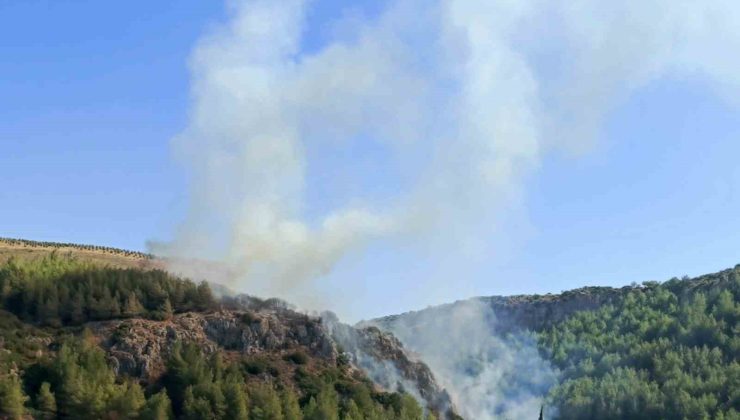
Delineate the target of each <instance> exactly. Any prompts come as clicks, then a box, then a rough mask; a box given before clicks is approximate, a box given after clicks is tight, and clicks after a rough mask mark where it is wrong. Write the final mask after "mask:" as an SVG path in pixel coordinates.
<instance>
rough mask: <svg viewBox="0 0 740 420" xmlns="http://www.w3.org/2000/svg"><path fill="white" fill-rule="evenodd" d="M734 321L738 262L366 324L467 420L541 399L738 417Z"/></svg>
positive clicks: (739, 338) (558, 407)
mask: <svg viewBox="0 0 740 420" xmlns="http://www.w3.org/2000/svg"><path fill="white" fill-rule="evenodd" d="M739 321H740V265H738V266H736V267H735V268H734V269H728V270H723V271H720V272H718V273H714V274H709V275H704V276H700V277H696V278H684V279H677V278H674V279H671V280H669V281H666V282H664V283H662V284H659V283H658V282H646V283H644V284H642V285H633V286H626V287H623V288H609V287H587V288H581V289H576V290H572V291H568V292H564V293H562V294H557V295H533V296H510V297H501V296H492V297H479V298H474V299H470V300H466V301H459V302H455V303H452V304H448V305H442V306H438V307H432V308H428V309H425V310H422V311H416V312H409V313H405V314H401V315H395V316H389V317H384V318H380V319H376V320H373V321H370V322H368V323H364V324H363V325H376V326H378V327H379V328H381V329H383V330H386V331H389V332H393V333H394V334H395V335H396V336H398V337H399V338H400V339H401V340H402V341H403V342H404V344H405V345H407V347H408V348H409V349H411V350H413V351H416V352H418V353H419V354H420V355H421V357H422V359H423V360H425V361H426V362H427V363H428V364H429V365H430V367H431V368H432V371H433V372H434V373H435V374H436V375H437V376H438V377H439V378H441V380H442V384H443V385H444V386H445V387H447V389H448V390H449V391H450V392H451V393H452V395H453V400H454V402H455V403H456V404H458V406H460V407H461V413H462V414H463V415H467V416H471V413H474V414H475V416H476V417H478V418H498V417H502V418H506V417H508V418H517V415H516V414H515V413H521V412H522V410H524V411H525V412H526V413H528V415H529V416H532V415H534V413H536V412H537V410H538V409H539V405H540V404H543V405H544V406H545V418H563V419H595V418H598V419H653V418H664V419H704V418H706V419H730V418H732V419H738V418H740V414H738V413H740V324H738V322H739ZM440 334H442V335H444V337H445V343H454V344H452V345H446V344H444V343H440V340H439V339H438V338H435V337H438V336H439V335H440ZM471 395H472V396H473V397H471ZM543 396H544V397H545V398H544V400H543ZM484 397H485V398H484ZM483 399H485V400H486V401H487V403H486V404H480V405H478V406H475V403H476V401H479V400H483ZM538 403H539V404H538ZM470 407H474V409H475V410H477V411H474V412H473V411H471V410H470Z"/></svg>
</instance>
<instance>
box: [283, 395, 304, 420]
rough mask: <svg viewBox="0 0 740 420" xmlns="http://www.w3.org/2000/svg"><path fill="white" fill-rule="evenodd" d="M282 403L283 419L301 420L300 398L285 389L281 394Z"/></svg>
mask: <svg viewBox="0 0 740 420" xmlns="http://www.w3.org/2000/svg"><path fill="white" fill-rule="evenodd" d="M280 403H281V405H282V407H283V417H284V418H285V420H301V419H303V414H301V406H300V405H299V404H298V398H297V397H296V394H295V392H293V391H292V390H291V389H288V388H286V389H284V390H283V391H282V392H281V393H280Z"/></svg>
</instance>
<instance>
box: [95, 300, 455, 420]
mask: <svg viewBox="0 0 740 420" xmlns="http://www.w3.org/2000/svg"><path fill="white" fill-rule="evenodd" d="M323 316H324V319H326V321H323V320H322V318H320V317H314V316H308V315H305V314H302V313H298V312H295V311H293V310H291V309H287V308H277V309H276V308H274V307H271V306H270V305H268V308H258V309H248V310H233V309H224V310H220V311H214V312H210V313H197V312H189V313H184V314H178V315H175V316H173V317H172V318H171V319H169V320H164V321H155V320H148V319H141V318H135V319H122V320H112V321H101V322H92V323H89V324H87V325H86V326H87V327H88V328H89V329H90V330H91V332H92V333H93V335H94V336H95V337H96V339H97V340H98V341H99V343H100V345H101V347H103V348H104V349H105V350H106V352H107V354H108V355H109V359H110V362H111V364H112V366H113V367H114V369H115V370H116V372H117V373H118V374H120V375H127V376H130V377H134V378H139V379H140V380H142V381H145V382H154V381H156V380H157V379H158V377H159V376H160V375H161V374H162V372H164V370H165V363H166V360H167V357H168V355H169V353H170V351H171V350H172V348H173V346H174V345H175V343H176V342H178V341H181V342H193V343H197V344H198V345H199V346H200V347H201V348H202V349H203V350H204V351H205V352H206V353H213V352H215V351H217V350H222V351H224V352H225V354H226V356H227V357H231V358H243V357H249V356H255V357H260V358H262V359H263V360H269V363H270V366H271V367H272V369H273V370H274V371H273V373H272V374H273V375H277V376H279V377H281V378H282V379H283V380H285V381H290V380H291V378H293V376H294V375H293V373H294V370H295V368H296V366H295V364H293V363H290V362H289V359H290V357H292V355H295V354H303V355H306V356H307V357H306V362H305V364H306V366H307V368H309V369H311V368H319V367H326V366H337V365H338V364H342V363H348V364H349V366H350V368H351V369H354V370H356V371H357V372H366V373H367V374H368V376H369V377H370V378H371V379H373V380H374V382H375V383H376V384H377V385H378V386H379V387H380V388H381V389H384V390H388V391H395V390H397V388H398V387H399V385H400V386H402V389H404V390H405V391H407V392H412V393H415V394H416V395H417V396H418V397H420V398H421V399H422V400H423V401H424V402H425V403H426V405H427V406H429V407H431V408H433V409H435V410H437V411H439V412H447V411H448V410H450V409H451V408H452V405H451V403H450V399H449V396H447V394H446V393H445V392H444V391H443V390H442V389H441V388H440V387H439V385H438V384H437V382H436V380H435V378H434V376H433V375H432V373H431V371H430V370H429V368H428V367H427V366H426V365H425V364H424V363H423V362H421V361H419V360H416V359H415V358H414V357H413V356H412V355H410V354H409V353H408V352H406V350H405V349H404V348H403V345H402V344H401V342H400V341H398V340H397V339H396V338H395V337H393V336H392V335H391V334H389V333H383V332H381V331H380V330H378V329H377V328H374V327H368V328H363V329H356V328H353V327H350V326H347V325H344V324H341V323H339V322H338V321H337V320H336V318H335V317H333V316H332V315H331V314H328V313H327V314H324V315H323Z"/></svg>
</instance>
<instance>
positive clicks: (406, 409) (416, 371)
mask: <svg viewBox="0 0 740 420" xmlns="http://www.w3.org/2000/svg"><path fill="white" fill-rule="evenodd" d="M11 245H12V250H11V251H10V252H11V253H12V254H13V255H12V258H11V257H7V258H6V261H5V262H4V263H2V264H0V308H2V309H0V347H1V349H0V417H4V418H25V417H29V416H32V417H34V418H90V419H98V418H110V419H114V418H115V419H122V418H145V419H149V418H152V419H155V418H156V419H167V418H186V419H200V418H212V419H236V418H244V419H246V418H249V419H263V418H264V419H268V418H271V419H278V418H283V419H297V418H306V419H331V418H337V416H340V415H341V416H342V418H350V419H361V418H362V419H378V420H380V419H403V420H406V419H409V420H410V419H422V418H425V416H426V415H425V414H424V413H425V411H428V414H429V415H430V416H432V415H433V414H437V415H439V416H441V417H445V418H448V417H449V418H454V417H456V416H455V415H454V412H453V411H452V407H451V404H450V401H449V397H448V396H447V394H446V393H445V392H444V391H443V390H442V389H441V388H440V387H439V386H438V385H437V383H436V381H435V379H434V377H433V375H432V374H431V372H430V371H429V369H428V368H427V367H426V365H424V364H423V363H421V362H420V361H418V360H416V359H415V358H414V357H413V356H412V355H410V354H408V353H407V352H406V351H405V350H404V349H403V347H402V346H401V344H400V342H398V340H395V339H394V338H393V337H392V336H391V335H389V334H387V333H382V332H380V331H379V330H377V329H375V328H365V329H356V328H353V327H350V326H346V325H343V324H341V323H339V322H338V321H337V320H336V318H335V317H333V316H332V315H331V314H324V315H322V316H321V317H319V316H310V315H306V314H302V313H298V312H295V311H293V310H291V309H289V307H288V305H287V304H285V303H284V302H281V301H278V300H275V299H270V300H266V301H265V300H260V299H257V298H253V297H248V296H237V297H226V298H221V299H217V298H216V297H215V296H214V294H213V293H212V292H211V288H210V287H209V285H208V283H206V282H201V283H194V282H192V281H190V280H187V279H182V278H179V277H176V276H174V275H172V274H169V273H167V272H165V271H162V270H159V269H156V268H155V267H147V268H146V269H142V268H131V267H130V266H129V267H127V268H124V267H121V266H120V265H114V264H103V263H102V261H101V256H100V254H104V255H103V257H108V256H109V255H110V256H114V257H121V258H128V259H130V260H136V259H138V260H140V261H141V260H147V259H148V257H146V256H142V255H138V254H132V255H128V254H126V253H125V252H123V254H122V255H121V251H119V250H103V251H100V250H96V249H93V250H87V249H85V248H82V247H77V246H67V245H66V244H65V245H64V246H60V245H59V244H55V245H51V246H49V245H43V244H41V245H36V244H33V245H29V243H28V242H24V243H22V244H20V246H19V244H17V243H11ZM9 248H11V247H9ZM26 248H33V250H32V252H29V253H26V254H24V255H25V258H21V257H18V255H17V254H18V252H19V249H20V250H21V251H22V250H23V249H26ZM54 249H56V250H58V251H60V252H56V253H53V252H51V251H50V250H54ZM67 249H71V250H72V251H73V252H72V255H71V256H70V255H69V253H65V252H61V251H63V250H67ZM47 251H48V252H47ZM33 254H36V255H33ZM90 255H92V257H91V258H89V259H88V258H85V257H87V256H90ZM422 406H426V407H428V408H429V409H430V410H423V409H422Z"/></svg>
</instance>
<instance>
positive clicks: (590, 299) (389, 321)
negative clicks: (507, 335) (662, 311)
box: [360, 286, 631, 332]
mask: <svg viewBox="0 0 740 420" xmlns="http://www.w3.org/2000/svg"><path fill="white" fill-rule="evenodd" d="M630 288H631V287H630V286H627V287H623V288H620V289H617V288H611V287H585V288H581V289H575V290H571V291H567V292H564V293H562V294H556V295H552V294H547V295H519V296H487V297H477V298H472V299H469V300H462V301H457V302H454V303H450V304H445V305H439V306H434V307H431V308H427V309H424V310H421V311H412V312H406V313H403V314H400V315H391V316H387V317H383V318H378V319H374V320H371V321H368V322H365V323H361V324H360V325H361V326H362V325H377V326H378V327H380V328H381V329H383V330H385V331H393V330H394V326H395V325H396V324H397V323H403V325H405V326H414V325H416V326H418V327H419V328H423V327H424V325H423V323H424V320H425V319H429V318H430V317H429V315H432V314H433V315H434V316H435V317H437V316H444V315H445V313H447V312H451V309H452V308H453V307H455V306H458V305H466V304H467V303H469V302H476V303H477V302H483V303H484V304H486V305H489V306H490V307H491V308H492V309H493V313H494V314H495V317H496V319H492V320H491V322H490V324H491V325H493V326H494V328H495V329H496V330H497V331H498V332H502V331H508V330H512V329H517V328H524V329H530V330H540V329H542V328H546V327H548V326H550V325H552V324H554V323H557V322H560V321H562V320H563V319H565V318H566V317H568V316H570V315H571V314H573V313H574V312H577V311H588V310H595V309H598V308H600V307H601V306H603V305H607V304H609V303H611V302H614V301H615V300H616V299H618V298H619V297H620V296H623V295H624V293H625V292H626V291H627V290H628V289H630Z"/></svg>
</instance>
